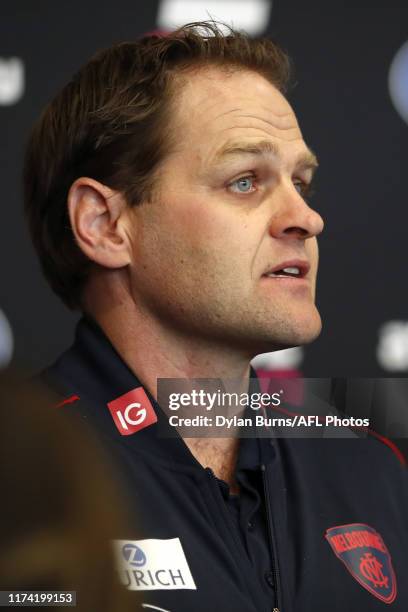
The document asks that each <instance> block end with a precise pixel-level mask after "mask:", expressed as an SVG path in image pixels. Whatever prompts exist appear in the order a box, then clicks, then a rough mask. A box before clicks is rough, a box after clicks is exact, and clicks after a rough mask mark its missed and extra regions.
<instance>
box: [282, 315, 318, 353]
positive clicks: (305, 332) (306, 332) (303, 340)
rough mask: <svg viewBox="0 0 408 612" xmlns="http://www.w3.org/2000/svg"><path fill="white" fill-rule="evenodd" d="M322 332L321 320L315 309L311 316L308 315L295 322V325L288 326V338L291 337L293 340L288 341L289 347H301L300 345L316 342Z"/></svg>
mask: <svg viewBox="0 0 408 612" xmlns="http://www.w3.org/2000/svg"><path fill="white" fill-rule="evenodd" d="M321 330H322V320H321V318H320V315H319V313H318V311H317V310H316V309H315V312H314V313H313V315H309V316H308V317H307V318H306V317H305V318H301V319H300V320H299V321H296V324H293V323H292V325H289V329H288V336H293V340H290V342H289V344H290V346H301V345H302V344H309V343H310V342H313V340H316V338H317V337H318V336H319V335H320V332H321ZM288 340H289V338H288Z"/></svg>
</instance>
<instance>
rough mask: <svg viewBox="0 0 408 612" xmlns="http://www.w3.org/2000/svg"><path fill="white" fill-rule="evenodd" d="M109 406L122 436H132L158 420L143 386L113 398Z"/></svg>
mask: <svg viewBox="0 0 408 612" xmlns="http://www.w3.org/2000/svg"><path fill="white" fill-rule="evenodd" d="M108 408H109V410H110V413H111V415H112V418H113V420H114V423H115V425H116V427H117V429H118V431H119V433H120V434H121V435H122V436H130V435H131V434H134V433H136V432H137V431H139V430H140V429H144V428H145V427H148V426H149V425H153V423H156V421H157V416H156V413H155V411H154V409H153V406H152V404H151V402H150V400H149V398H148V397H147V395H146V392H145V390H144V389H143V387H136V389H132V391H128V392H127V393H125V394H124V395H121V396H120V397H118V398H116V399H114V400H112V401H111V402H109V404H108Z"/></svg>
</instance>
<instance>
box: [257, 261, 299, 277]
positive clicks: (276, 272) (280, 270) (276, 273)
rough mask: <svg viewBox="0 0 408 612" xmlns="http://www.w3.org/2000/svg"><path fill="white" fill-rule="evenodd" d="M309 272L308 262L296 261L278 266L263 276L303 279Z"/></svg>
mask: <svg viewBox="0 0 408 612" xmlns="http://www.w3.org/2000/svg"><path fill="white" fill-rule="evenodd" d="M309 270H310V265H309V262H307V261H302V260H297V261H293V260H292V261H285V262H282V263H281V264H278V265H277V266H275V267H274V268H271V269H270V270H267V271H266V272H265V273H264V274H263V276H264V277H268V278H295V279H301V278H305V276H306V275H307V273H308V272H309Z"/></svg>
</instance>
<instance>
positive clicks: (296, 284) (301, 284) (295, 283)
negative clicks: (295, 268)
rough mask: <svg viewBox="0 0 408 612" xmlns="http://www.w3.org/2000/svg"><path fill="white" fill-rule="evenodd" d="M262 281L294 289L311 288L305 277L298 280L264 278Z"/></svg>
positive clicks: (279, 277)
mask: <svg viewBox="0 0 408 612" xmlns="http://www.w3.org/2000/svg"><path fill="white" fill-rule="evenodd" d="M262 280H263V281H264V282H265V281H271V282H275V283H279V285H283V286H285V287H289V288H292V289H297V288H299V289H300V288H305V287H309V280H308V279H307V278H305V277H301V278H296V277H295V276H262Z"/></svg>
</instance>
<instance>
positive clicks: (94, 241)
mask: <svg viewBox="0 0 408 612" xmlns="http://www.w3.org/2000/svg"><path fill="white" fill-rule="evenodd" d="M126 206H127V204H126V201H125V198H124V197H123V195H122V194H120V193H119V192H117V191H114V190H112V189H110V188H109V187H107V186H106V185H103V184H102V183H99V182H98V181H95V180H94V179H91V178H87V177H81V178H79V179H77V180H76V181H75V182H74V183H72V185H71V188H70V190H69V193H68V212H69V218H70V221H71V227H72V231H73V232H74V235H75V239H76V241H77V243H78V246H79V247H80V249H81V250H82V251H83V253H85V255H86V256H87V257H88V258H89V259H91V260H92V261H94V262H96V263H98V264H99V265H101V266H104V267H105V268H113V269H114V268H122V267H124V266H126V265H128V264H129V263H130V252H129V243H128V240H127V234H126V231H125V225H124V223H123V222H122V220H123V218H124V216H125V215H124V211H125V209H126Z"/></svg>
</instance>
